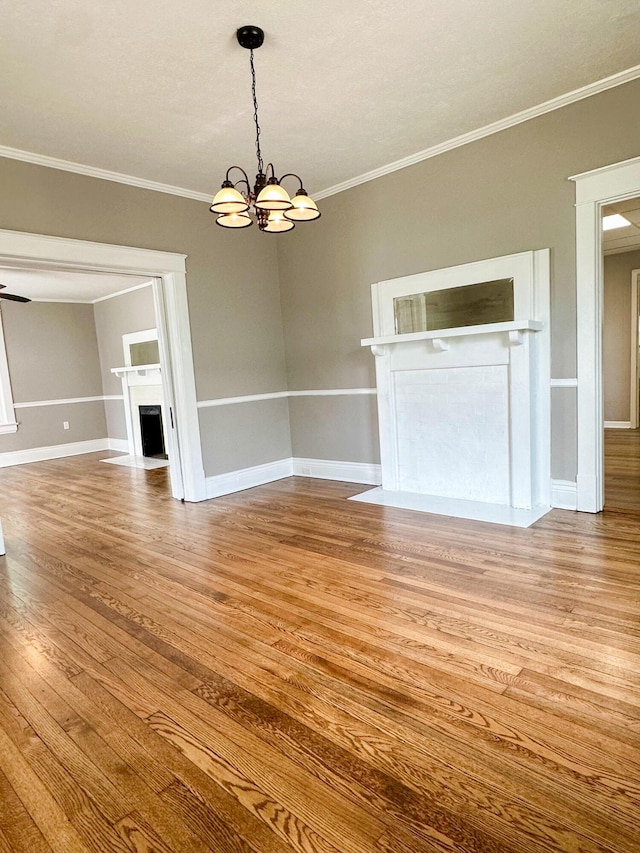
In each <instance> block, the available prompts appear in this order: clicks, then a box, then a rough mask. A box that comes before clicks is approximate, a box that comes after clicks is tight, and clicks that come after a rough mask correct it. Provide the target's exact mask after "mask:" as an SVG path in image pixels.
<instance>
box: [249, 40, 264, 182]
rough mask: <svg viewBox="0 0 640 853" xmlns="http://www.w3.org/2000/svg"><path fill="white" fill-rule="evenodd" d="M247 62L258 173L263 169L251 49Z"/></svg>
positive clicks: (254, 70)
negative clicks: (249, 70) (248, 65)
mask: <svg viewBox="0 0 640 853" xmlns="http://www.w3.org/2000/svg"><path fill="white" fill-rule="evenodd" d="M249 64H250V66H251V94H252V96H253V120H254V122H255V125H256V154H257V157H258V174H259V175H261V174H262V172H263V169H264V164H263V162H262V151H261V150H260V123H259V122H258V98H257V96H256V69H255V66H254V64H253V49H251V51H250V52H249Z"/></svg>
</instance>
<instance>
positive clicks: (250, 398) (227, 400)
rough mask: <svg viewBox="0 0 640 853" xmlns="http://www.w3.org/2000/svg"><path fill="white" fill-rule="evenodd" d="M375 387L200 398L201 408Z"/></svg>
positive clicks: (370, 391) (364, 392)
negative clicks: (210, 398)
mask: <svg viewBox="0 0 640 853" xmlns="http://www.w3.org/2000/svg"><path fill="white" fill-rule="evenodd" d="M376 393H377V391H376V389H375V388H322V389H318V390H315V391H272V392H270V393H268V394H247V395H246V396H244V397H219V398H218V399H217V400H199V401H198V404H197V405H198V408H199V409H210V408H213V407H215V406H235V405H237V404H238V403H256V402H259V401H260V400H282V399H285V398H287V397H344V396H359V395H372V394H376Z"/></svg>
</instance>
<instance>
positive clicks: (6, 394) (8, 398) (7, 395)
mask: <svg viewBox="0 0 640 853" xmlns="http://www.w3.org/2000/svg"><path fill="white" fill-rule="evenodd" d="M14 409H15V406H14V402H13V393H12V391H11V377H10V376H9V360H8V358H7V349H6V346H5V341H4V328H3V326H2V311H0V427H2V432H3V433H6V432H16V430H17V428H18V427H17V424H16V413H15V411H14Z"/></svg>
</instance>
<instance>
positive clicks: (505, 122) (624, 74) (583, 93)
mask: <svg viewBox="0 0 640 853" xmlns="http://www.w3.org/2000/svg"><path fill="white" fill-rule="evenodd" d="M638 77H640V65H634V66H633V67H632V68H627V69H626V70H624V71H619V72H618V73H617V74H612V75H611V76H609V77H605V78H603V79H602V80H596V81H595V82H594V83H589V84H588V85H587V86H582V87H581V88H579V89H574V90H573V91H571V92H567V93H565V94H564V95H559V96H558V97H556V98H552V99H551V100H549V101H544V102H543V103H541V104H537V105H536V106H533V107H529V108H528V109H526V110H521V111H520V112H517V113H514V114H513V115H511V116H507V117H506V118H503V119H499V120H498V121H494V122H492V123H491V124H487V125H485V126H484V127H480V128H477V129H476V130H472V131H470V132H469V133H463V134H461V135H460V136H455V137H453V138H452V139H448V140H446V141H445V142H440V143H438V144H437V145H432V146H431V147H430V148H424V149H423V150H422V151H417V152H416V153H415V154H410V155H409V156H408V157H403V158H402V159H401V160H395V161H394V162H393V163H389V164H387V165H386V166H381V167H380V168H378V169H373V170H371V171H370V172H365V173H364V174H362V175H358V176H356V177H355V178H350V179H349V180H346V181H342V182H341V183H339V184H334V185H333V186H331V187H327V188H326V189H323V190H320V191H319V192H314V193H313V197H314V198H316V199H318V200H320V199H322V198H328V197H329V196H332V195H336V194H337V193H340V192H343V191H344V190H348V189H351V188H352V187H357V186H359V185H360V184H364V183H367V182H369V181H373V180H375V179H376V178H380V177H382V176H383V175H389V174H391V173H392V172H397V171H398V170H399V169H405V168H406V167H407V166H412V165H413V164H414V163H420V162H422V161H423V160H429V159H431V158H432V157H437V156H438V155H439V154H444V153H446V152H447V151H452V150H454V149H455V148H461V147H462V146H463V145H468V144H469V143H471V142H476V141H477V140H479V139H484V138H485V137H487V136H492V135H493V134H494V133H500V132H501V131H503V130H508V129H509V128H510V127H515V126H516V125H518V124H522V123H523V122H526V121H530V120H531V119H533V118H537V117H538V116H541V115H545V114H546V113H550V112H553V111H554V110H558V109H561V108H562V107H566V106H569V105H570V104H574V103H576V102H577V101H582V100H584V99H585V98H590V97H591V96H592V95H597V94H598V93H600V92H606V91H607V89H613V88H615V87H616V86H622V85H623V84H624V83H629V82H631V81H632V80H636V79H637V78H638ZM0 157H7V158H8V159H10V160H20V161H22V162H23V163H34V164H35V165H37V166H46V167H48V168H50V169H61V170H62V171H64V172H73V173H75V174H77V175H86V176H88V177H91V178H99V179H100V180H103V181H113V182H115V183H117V184H127V185H128V186H132V187H139V188H140V189H146V190H153V191H154V192H161V193H167V194H168V195H177V196H181V197H182V198H190V199H194V200H195V201H204V202H207V203H210V202H211V199H212V197H213V193H203V192H199V191H197V190H191V189H187V188H185V187H175V186H172V185H171V184H163V183H160V182H159V181H150V180H148V179H146V178H139V177H136V176H135V175H126V174H123V173H121V172H112V171H110V170H108V169H100V168H98V167H96V166H88V165H86V164H85V163H74V162H73V161H71V160H62V159H59V158H57V157H49V156H48V155H46V154H37V153H36V152H34V151H23V150H22V149H20V148H10V147H8V146H6V145H0ZM579 177H581V176H580V175H576V176H575V178H579Z"/></svg>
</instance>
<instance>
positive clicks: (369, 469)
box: [292, 457, 382, 486]
mask: <svg viewBox="0 0 640 853" xmlns="http://www.w3.org/2000/svg"><path fill="white" fill-rule="evenodd" d="M292 461H293V474H294V476H296V477H314V478H316V479H319V480H341V481H343V482H345V483H365V484H368V485H373V486H377V485H380V483H381V482H382V469H381V467H380V465H376V464H374V463H371V462H340V461H337V460H332V459H305V458H303V457H294V459H293V460H292Z"/></svg>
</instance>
